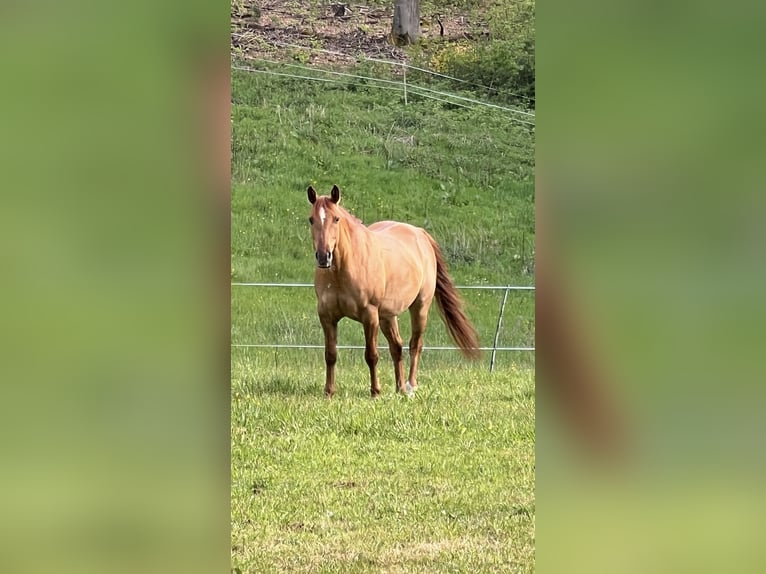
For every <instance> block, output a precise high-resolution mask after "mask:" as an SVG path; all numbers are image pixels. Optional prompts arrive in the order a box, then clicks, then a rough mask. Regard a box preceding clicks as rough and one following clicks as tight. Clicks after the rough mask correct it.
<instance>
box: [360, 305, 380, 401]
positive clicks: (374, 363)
mask: <svg viewBox="0 0 766 574" xmlns="http://www.w3.org/2000/svg"><path fill="white" fill-rule="evenodd" d="M362 325H364V343H365V345H364V360H365V361H366V362H367V366H368V367H369V368H370V394H371V395H372V398H375V397H377V396H378V395H380V381H378V325H379V320H378V309H377V308H376V307H369V308H368V309H367V312H366V313H365V315H364V317H363V319H362Z"/></svg>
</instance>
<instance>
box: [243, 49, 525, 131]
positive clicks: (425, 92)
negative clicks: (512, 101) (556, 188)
mask: <svg viewBox="0 0 766 574" xmlns="http://www.w3.org/2000/svg"><path fill="white" fill-rule="evenodd" d="M235 35H236V34H235ZM269 45H271V46H273V47H287V48H294V49H303V50H308V51H319V52H324V53H328V54H332V55H337V56H342V57H348V58H351V59H354V60H359V59H362V60H365V61H369V62H375V63H378V64H384V65H387V66H392V67H394V68H396V69H401V72H402V73H401V80H390V79H386V78H377V77H375V76H371V75H363V74H361V73H350V72H339V71H337V70H327V69H324V68H320V67H317V66H305V65H301V64H292V63H289V62H283V61H278V60H271V59H268V58H262V57H253V56H238V57H237V56H234V55H233V56H232V58H233V60H232V64H231V68H232V69H233V70H237V71H240V72H247V73H258V74H269V75H274V76H282V77H291V78H296V79H300V80H309V81H317V82H324V83H338V82H339V81H340V78H343V79H344V81H351V82H354V81H356V83H361V82H364V83H365V85H367V86H372V87H375V88H378V89H388V90H395V91H398V92H401V93H402V96H403V99H404V104H405V105H408V103H409V99H410V98H411V97H412V96H418V97H422V98H426V99H431V100H435V101H439V102H442V103H446V104H450V105H454V106H458V107H463V108H472V107H476V106H483V107H487V108H492V109H496V110H500V111H502V112H506V113H508V114H509V115H510V117H511V118H512V119H513V121H514V122H516V123H519V124H523V125H526V126H530V127H532V128H534V127H535V112H534V111H532V110H525V109H519V108H512V107H509V106H501V105H499V104H493V103H490V102H486V101H484V100H480V99H478V98H475V97H468V96H465V95H460V94H455V93H452V92H447V91H444V90H436V89H433V88H427V87H425V86H422V85H419V84H413V83H412V82H411V81H410V82H408V81H407V70H414V71H417V72H420V73H423V74H427V75H431V76H434V77H441V78H445V79H449V80H451V81H456V82H462V83H465V84H473V85H476V86H478V87H482V88H484V89H489V88H488V87H487V86H482V85H481V84H475V83H473V82H469V81H467V80H462V79H460V78H455V77H453V76H449V75H447V74H442V73H440V72H435V71H433V70H428V69H426V68H421V67H419V66H413V65H411V64H407V63H406V62H397V61H393V60H384V59H381V58H370V57H367V56H361V57H357V56H351V55H348V54H343V53H342V52H335V51H332V50H325V49H322V48H315V47H310V46H301V45H299V44H289V43H286V42H277V41H273V42H271V43H270V44H269ZM237 60H242V61H244V62H248V63H250V64H251V65H241V64H240V63H238V62H237ZM252 64H255V65H258V64H261V65H263V64H265V65H268V66H279V67H281V68H289V69H296V70H300V71H301V72H308V73H309V74H310V75H309V74H305V73H304V74H297V73H296V74H291V73H287V72H284V71H277V70H274V69H272V68H255V67H253V66H252ZM325 76H331V77H325Z"/></svg>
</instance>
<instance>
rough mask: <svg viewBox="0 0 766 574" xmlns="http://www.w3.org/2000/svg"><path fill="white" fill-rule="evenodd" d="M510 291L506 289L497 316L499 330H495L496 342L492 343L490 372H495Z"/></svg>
mask: <svg viewBox="0 0 766 574" xmlns="http://www.w3.org/2000/svg"><path fill="white" fill-rule="evenodd" d="M508 291H510V289H508V288H506V289H505V294H504V295H503V302H502V303H500V313H498V314H497V328H496V329H495V341H494V342H493V343H492V358H491V359H490V361H489V372H490V373H491V372H492V371H494V370H495V355H496V354H497V341H498V339H499V338H500V327H501V326H502V324H503V311H505V302H506V301H507V300H508Z"/></svg>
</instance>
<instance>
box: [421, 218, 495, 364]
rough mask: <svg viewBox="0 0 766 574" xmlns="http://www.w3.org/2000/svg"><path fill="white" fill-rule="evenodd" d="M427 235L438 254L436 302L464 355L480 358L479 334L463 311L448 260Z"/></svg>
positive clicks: (470, 357)
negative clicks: (450, 273)
mask: <svg viewBox="0 0 766 574" xmlns="http://www.w3.org/2000/svg"><path fill="white" fill-rule="evenodd" d="M426 235H427V236H428V239H429V241H430V242H431V247H433V250H434V255H435V256H436V302H437V303H438V305H439V311H440V312H441V316H442V319H444V324H445V325H447V330H448V331H449V334H450V335H451V336H452V340H453V341H455V343H456V344H457V346H458V347H460V351H461V352H462V353H463V355H464V356H466V357H468V358H469V359H478V358H479V357H481V351H480V350H479V335H478V334H477V333H476V328H475V327H474V326H473V324H471V321H470V320H469V319H468V317H467V316H466V314H465V311H463V300H462V299H461V298H460V295H459V294H458V292H457V289H456V288H455V284H454V283H453V282H452V278H451V277H450V275H449V272H448V271H447V262H446V261H445V260H444V255H442V251H441V249H440V248H439V244H438V243H436V241H435V240H434V238H433V237H431V236H430V235H428V233H426Z"/></svg>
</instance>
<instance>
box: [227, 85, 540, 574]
mask: <svg viewBox="0 0 766 574" xmlns="http://www.w3.org/2000/svg"><path fill="white" fill-rule="evenodd" d="M232 97H233V105H232V114H233V123H232V130H233V143H232V146H233V147H232V150H233V157H232V184H233V187H232V281H242V282H248V281H254V282H265V281H268V282H311V281H312V278H313V266H314V256H313V247H312V245H311V239H310V234H309V230H308V223H307V221H306V218H307V217H308V212H309V209H308V208H309V204H308V202H307V199H306V195H305V190H306V187H307V185H308V184H310V183H311V184H313V185H314V186H315V187H316V188H317V190H319V191H320V192H322V193H328V192H329V189H330V187H331V186H332V185H333V184H334V183H337V184H338V185H339V186H340V188H341V190H342V193H343V202H344V205H345V206H346V207H347V208H348V209H349V210H351V211H352V212H353V213H355V214H356V215H358V216H359V217H361V218H362V220H363V221H364V222H365V223H371V222H373V221H375V220H379V219H397V220H401V221H407V222H410V223H413V224H416V225H420V226H423V227H425V228H426V229H427V230H428V231H429V232H430V233H432V235H434V237H435V238H436V239H437V241H439V243H440V244H441V245H442V248H443V250H444V252H445V254H446V255H447V258H448V261H449V264H450V268H451V271H452V273H453V276H454V278H455V280H456V282H457V283H458V284H463V285H478V284H485V285H531V284H533V281H534V182H533V179H532V177H533V175H532V174H533V169H534V153H533V143H534V142H533V134H531V133H530V132H529V130H528V129H527V128H526V127H525V126H522V125H519V124H518V123H516V122H514V120H513V117H511V116H510V115H508V114H503V113H502V112H499V111H497V110H494V111H493V110H486V109H475V110H466V109H463V108H456V107H449V106H446V107H445V106H443V105H442V104H440V103H438V102H433V101H430V100H417V99H415V100H414V101H410V104H409V105H408V106H406V107H405V106H404V105H403V104H402V101H401V96H400V95H399V94H397V93H395V92H389V91H381V90H376V89H374V88H371V87H366V86H359V85H356V84H353V83H347V84H346V83H339V84H319V83H312V82H306V81H301V80H296V79H290V78H280V77H273V76H266V75H261V74H246V73H242V72H236V71H235V72H234V74H233V79H232ZM463 295H464V298H465V299H466V301H467V305H468V307H467V308H468V313H469V316H470V317H471V319H472V320H473V321H474V323H475V324H476V326H477V328H478V330H479V333H480V336H481V339H482V341H481V342H482V344H483V345H490V346H491V343H492V338H493V336H494V331H495V326H496V321H497V312H498V307H499V304H500V300H501V297H502V293H501V292H491V291H464V292H463ZM231 313H232V343H235V344H258V343H263V344H271V343H281V344H290V343H294V344H306V343H307V344H321V342H322V336H321V329H320V327H319V322H318V319H317V317H316V311H315V299H314V294H313V290H312V289H310V288H308V289H306V288H303V289H300V288H297V289H277V288H253V287H236V286H234V287H232V309H231ZM401 326H402V335H403V337H405V338H406V337H408V335H409V321H408V318H407V317H406V315H405V316H403V317H402V318H401ZM362 341H363V338H362V333H361V327H360V326H359V325H358V324H356V323H353V322H350V321H348V320H346V321H344V322H341V325H340V341H339V342H340V343H341V344H360V343H361V342H362ZM499 343H500V345H503V346H528V345H533V344H534V294H533V293H531V292H520V293H516V294H513V293H512V294H511V296H510V297H509V300H508V304H507V306H506V310H505V318H504V323H503V329H502V330H501V333H500V341H499ZM450 344H451V342H450V341H449V339H448V337H447V335H446V331H445V329H444V327H443V325H442V323H441V320H440V319H439V318H438V314H437V313H436V311H435V308H434V310H433V311H432V313H431V320H430V322H429V327H428V330H427V332H426V345H427V346H436V345H450ZM488 362H489V354H485V357H484V359H482V360H481V361H478V362H476V363H467V362H465V361H464V360H463V359H462V358H461V357H460V355H459V354H458V353H456V352H445V351H431V352H429V351H426V352H425V353H424V356H423V359H422V362H421V371H420V372H421V376H420V381H419V382H420V388H419V390H418V393H417V395H416V396H415V397H414V398H412V399H408V398H404V397H399V396H396V395H394V392H393V389H394V382H393V372H392V368H391V363H390V359H389V357H388V354H387V352H383V353H382V354H381V363H380V377H381V384H382V386H383V395H382V397H381V398H380V399H379V400H377V401H371V400H370V398H369V382H368V378H367V369H366V365H365V364H364V359H363V355H362V351H359V350H341V351H340V353H339V361H338V380H337V383H338V393H337V395H336V397H335V398H334V399H333V400H332V401H326V400H324V398H323V385H324V374H323V372H324V364H323V358H322V351H321V350H319V349H308V350H305V349H304V350H287V349H280V350H276V351H275V350H272V349H268V350H262V349H243V348H235V349H233V350H232V437H231V438H232V567H233V568H238V569H239V570H240V571H242V572H253V573H256V572H490V571H509V572H530V571H533V570H534V516H535V514H534V513H535V498H534V461H535V457H534V437H535V430H534V420H535V417H534V368H533V364H534V357H533V355H532V354H530V353H510V352H509V353H500V354H499V355H498V360H497V365H496V368H495V372H494V373H492V374H490V373H489V372H488Z"/></svg>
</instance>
